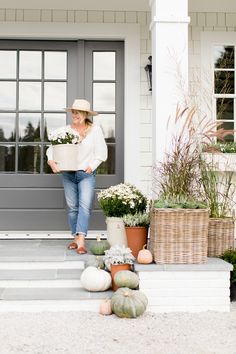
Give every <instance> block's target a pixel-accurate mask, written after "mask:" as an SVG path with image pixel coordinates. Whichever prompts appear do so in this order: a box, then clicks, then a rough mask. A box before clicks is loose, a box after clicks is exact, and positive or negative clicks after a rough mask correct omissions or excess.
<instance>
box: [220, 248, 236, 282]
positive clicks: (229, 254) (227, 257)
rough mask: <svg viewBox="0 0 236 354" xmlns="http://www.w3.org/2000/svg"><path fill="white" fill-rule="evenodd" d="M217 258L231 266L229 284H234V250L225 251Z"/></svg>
mask: <svg viewBox="0 0 236 354" xmlns="http://www.w3.org/2000/svg"><path fill="white" fill-rule="evenodd" d="M219 258H221V259H223V260H224V261H226V262H228V263H231V264H232V265H233V267H234V268H233V271H232V272H231V282H232V283H236V250H233V249H229V250H227V251H225V252H224V253H223V254H222V255H221V256H220V257H219Z"/></svg>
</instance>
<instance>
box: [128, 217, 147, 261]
mask: <svg viewBox="0 0 236 354" xmlns="http://www.w3.org/2000/svg"><path fill="white" fill-rule="evenodd" d="M123 221H124V224H125V231H126V237H127V244H128V247H129V248H130V249H131V251H132V254H133V256H134V257H135V258H137V257H138V253H139V251H140V250H141V249H143V247H144V246H145V245H146V244H147V239H148V227H149V224H150V215H149V213H146V212H145V213H141V212H139V213H136V214H134V215H133V214H127V215H124V216H123Z"/></svg>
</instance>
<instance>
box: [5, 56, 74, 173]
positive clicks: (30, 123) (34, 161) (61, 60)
mask: <svg viewBox="0 0 236 354" xmlns="http://www.w3.org/2000/svg"><path fill="white" fill-rule="evenodd" d="M55 63H56V65H55ZM67 71H68V70H67V51H66V50H62V51H52V50H31V49H30V50H21V49H16V50H0V161H1V163H0V172H2V173H29V174H39V173H49V172H50V169H49V167H48V165H47V163H46V159H45V149H46V147H47V144H48V132H49V131H50V130H53V129H56V128H57V127H60V126H62V125H65V124H66V113H65V111H64V110H63V108H64V107H66V103H67Z"/></svg>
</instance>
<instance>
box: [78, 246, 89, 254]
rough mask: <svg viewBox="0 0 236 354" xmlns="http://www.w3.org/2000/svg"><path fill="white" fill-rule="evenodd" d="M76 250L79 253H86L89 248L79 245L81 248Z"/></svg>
mask: <svg viewBox="0 0 236 354" xmlns="http://www.w3.org/2000/svg"><path fill="white" fill-rule="evenodd" d="M76 252H77V253H78V254H85V253H87V250H86V248H84V247H79V248H78V249H77V250H76Z"/></svg>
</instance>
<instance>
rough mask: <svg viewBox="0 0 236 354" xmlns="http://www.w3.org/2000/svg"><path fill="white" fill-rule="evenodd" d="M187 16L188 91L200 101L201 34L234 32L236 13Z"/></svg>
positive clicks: (207, 13) (191, 13)
mask: <svg viewBox="0 0 236 354" xmlns="http://www.w3.org/2000/svg"><path fill="white" fill-rule="evenodd" d="M189 16H190V18H191V22H190V25H189V90H190V95H191V97H192V99H194V100H195V99H198V98H199V99H200V92H201V87H200V77H201V72H200V69H201V33H202V32H209V31H211V32H235V31H236V26H235V25H236V12H234V13H226V12H190V13H189ZM205 79H206V80H207V77H205ZM197 103H199V101H197Z"/></svg>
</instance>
